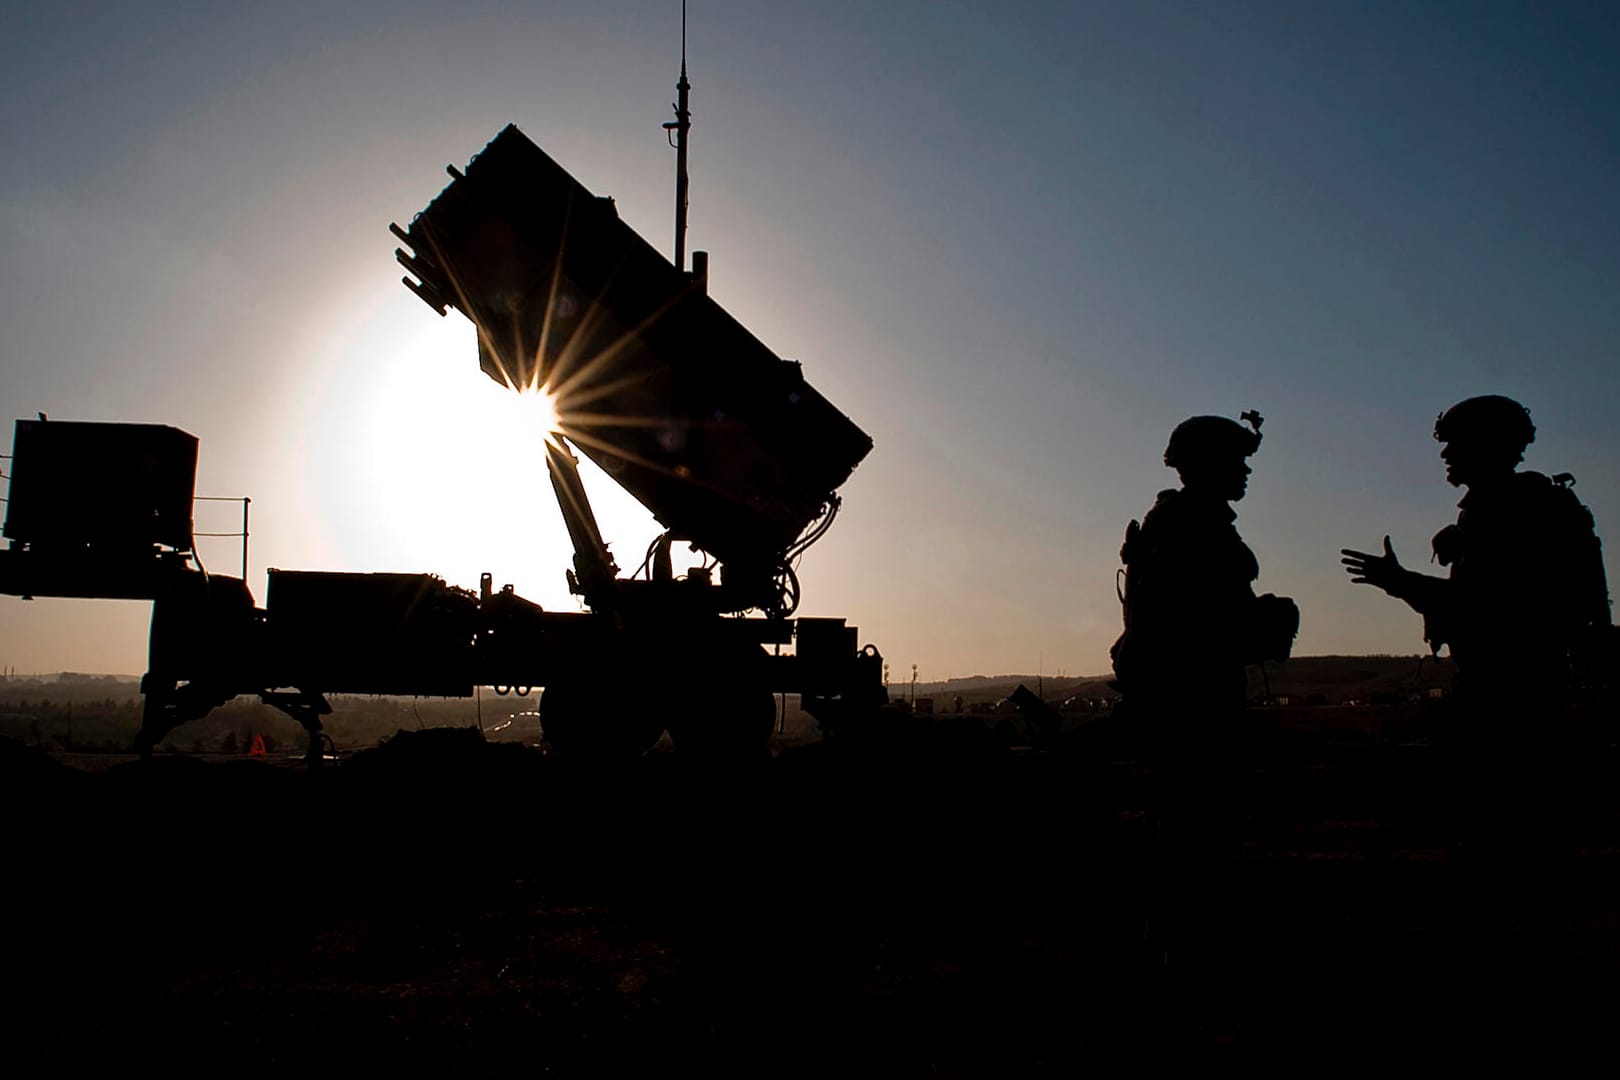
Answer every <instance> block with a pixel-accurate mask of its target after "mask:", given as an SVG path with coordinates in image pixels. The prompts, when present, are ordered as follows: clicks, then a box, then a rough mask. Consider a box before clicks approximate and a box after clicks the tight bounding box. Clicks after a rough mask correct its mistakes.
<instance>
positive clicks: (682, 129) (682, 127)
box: [664, 0, 692, 271]
mask: <svg viewBox="0 0 1620 1080" xmlns="http://www.w3.org/2000/svg"><path fill="white" fill-rule="evenodd" d="M691 89H692V84H691V83H689V82H687V81H686V0H681V79H680V81H679V82H677V83H676V84H675V93H676V98H675V106H674V107H675V119H674V120H673V121H670V122H669V123H666V124H665V125H664V131H665V132H672V133H673V135H672V136H671V137H670V145H672V146H673V147H675V269H677V270H682V271H684V270H685V269H686V133H687V132H688V131H689V130H691V127H692V113H691V111H690V110H688V109H687V107H686V95H687V92H688V91H689V90H691Z"/></svg>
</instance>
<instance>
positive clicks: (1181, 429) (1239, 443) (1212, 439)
mask: <svg viewBox="0 0 1620 1080" xmlns="http://www.w3.org/2000/svg"><path fill="white" fill-rule="evenodd" d="M1242 419H1243V420H1245V421H1246V422H1247V423H1248V424H1249V426H1248V427H1244V426H1243V425H1242V424H1240V423H1238V422H1237V421H1236V420H1229V419H1227V418H1226V417H1224V416H1193V417H1188V418H1187V419H1186V420H1183V421H1182V422H1181V423H1179V424H1177V425H1176V429H1175V430H1174V431H1172V432H1171V433H1170V444H1169V445H1168V446H1166V447H1165V448H1164V463H1165V464H1166V465H1168V466H1169V467H1170V468H1172V469H1175V470H1177V471H1180V470H1181V469H1184V468H1186V467H1187V466H1188V465H1191V464H1193V463H1195V462H1199V461H1208V460H1210V459H1211V458H1222V457H1237V458H1246V457H1248V456H1249V455H1250V454H1252V453H1254V452H1255V451H1256V450H1258V449H1260V424H1261V420H1262V418H1261V416H1260V414H1259V413H1257V412H1254V411H1253V410H1250V411H1249V412H1246V413H1244V414H1243V415H1242Z"/></svg>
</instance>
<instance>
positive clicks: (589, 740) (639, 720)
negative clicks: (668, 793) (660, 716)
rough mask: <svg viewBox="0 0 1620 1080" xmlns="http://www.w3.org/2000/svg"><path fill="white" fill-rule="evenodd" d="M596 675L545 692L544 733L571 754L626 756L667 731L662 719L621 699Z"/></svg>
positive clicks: (650, 745)
mask: <svg viewBox="0 0 1620 1080" xmlns="http://www.w3.org/2000/svg"><path fill="white" fill-rule="evenodd" d="M601 685H602V684H601V683H596V682H592V681H591V680H584V681H574V680H570V681H567V682H558V683H555V684H554V685H552V686H548V687H546V688H545V690H544V691H543V692H542V693H541V695H540V733H541V735H542V736H543V737H544V738H545V740H546V741H547V742H548V743H550V744H551V746H552V749H554V750H556V751H558V752H559V753H562V754H566V755H568V756H569V757H580V758H592V759H596V760H604V761H607V760H614V761H616V760H626V759H630V758H637V757H640V756H641V755H642V754H645V753H646V752H647V751H649V750H651V749H652V748H653V744H654V743H656V742H657V741H658V737H659V736H660V735H662V734H663V733H664V725H663V722H662V721H660V720H654V719H650V718H648V717H647V716H646V715H645V713H644V712H643V711H642V710H640V709H636V708H634V706H633V705H626V704H623V703H620V702H616V701H614V700H613V699H612V697H610V696H609V695H607V694H604V693H603V692H602V691H601V689H600V686H601Z"/></svg>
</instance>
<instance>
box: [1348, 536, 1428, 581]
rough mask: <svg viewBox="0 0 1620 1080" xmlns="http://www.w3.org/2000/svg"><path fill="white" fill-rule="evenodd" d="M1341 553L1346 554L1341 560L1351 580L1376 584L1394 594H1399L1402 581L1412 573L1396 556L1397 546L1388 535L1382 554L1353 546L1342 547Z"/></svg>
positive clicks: (1385, 538)
mask: <svg viewBox="0 0 1620 1080" xmlns="http://www.w3.org/2000/svg"><path fill="white" fill-rule="evenodd" d="M1339 554H1340V555H1342V556H1344V557H1343V558H1342V559H1340V560H1339V561H1340V562H1342V563H1344V569H1345V571H1346V572H1347V573H1348V574H1349V575H1350V580H1351V581H1353V582H1355V583H1356V584H1358V585H1375V586H1377V587H1378V588H1380V589H1383V590H1384V591H1385V592H1387V593H1389V594H1390V595H1392V596H1394V595H1396V594H1397V592H1398V590H1399V587H1400V583H1401V582H1402V581H1403V580H1404V579H1405V578H1406V577H1407V575H1409V574H1410V573H1411V571H1409V570H1407V569H1406V568H1405V567H1404V566H1402V565H1401V561H1400V560H1399V559H1397V558H1396V557H1395V548H1394V547H1392V546H1391V545H1390V542H1389V537H1387V536H1386V537H1384V553H1383V554H1382V555H1373V554H1370V553H1369V552H1365V551H1356V550H1354V549H1353V548H1340V549H1339Z"/></svg>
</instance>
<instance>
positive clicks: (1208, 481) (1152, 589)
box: [1111, 413, 1299, 941]
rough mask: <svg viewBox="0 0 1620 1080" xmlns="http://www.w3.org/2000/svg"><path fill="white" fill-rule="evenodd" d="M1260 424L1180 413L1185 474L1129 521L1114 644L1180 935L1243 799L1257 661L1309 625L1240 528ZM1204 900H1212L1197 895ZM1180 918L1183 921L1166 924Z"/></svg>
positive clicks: (1123, 708)
mask: <svg viewBox="0 0 1620 1080" xmlns="http://www.w3.org/2000/svg"><path fill="white" fill-rule="evenodd" d="M1243 419H1245V420H1247V421H1249V423H1250V425H1251V426H1250V427H1248V428H1245V427H1244V426H1243V425H1241V424H1239V423H1237V422H1235V421H1232V420H1228V419H1226V418H1225V417H1220V416H1195V417H1192V418H1191V419H1189V420H1185V421H1183V422H1182V423H1181V424H1178V425H1177V426H1176V429H1175V430H1174V431H1173V432H1171V434H1170V443H1169V445H1168V446H1167V447H1166V449H1165V452H1164V463H1165V464H1166V465H1168V466H1169V467H1171V468H1173V469H1175V470H1176V472H1177V473H1179V474H1180V476H1181V487H1180V488H1179V489H1173V490H1168V491H1161V492H1160V493H1159V497H1158V500H1157V501H1156V502H1155V503H1154V505H1153V509H1152V510H1150V511H1148V513H1147V516H1146V517H1145V518H1143V519H1142V521H1141V522H1140V523H1138V522H1135V521H1132V522H1131V524H1130V527H1129V528H1128V529H1127V530H1126V532H1125V545H1124V547H1123V548H1121V549H1120V558H1121V559H1122V560H1123V561H1124V563H1125V571H1124V573H1125V585H1124V588H1123V590H1121V592H1120V599H1121V601H1122V602H1123V604H1124V609H1125V610H1124V614H1125V632H1124V633H1123V634H1121V635H1120V637H1119V640H1117V641H1116V642H1115V643H1114V647H1113V649H1112V650H1111V655H1112V657H1113V662H1114V672H1115V675H1116V676H1117V678H1116V680H1115V682H1114V683H1113V685H1114V686H1115V688H1116V689H1118V690H1120V691H1121V693H1122V695H1123V700H1122V702H1121V705H1120V710H1119V713H1120V715H1121V718H1122V719H1123V720H1124V722H1125V723H1126V724H1127V725H1128V727H1129V728H1130V730H1131V734H1132V735H1133V736H1134V738H1136V739H1137V740H1139V741H1140V743H1141V745H1142V748H1143V750H1144V752H1145V756H1146V758H1147V760H1148V761H1149V763H1150V764H1151V766H1152V768H1153V771H1154V774H1155V784H1156V788H1157V790H1156V794H1155V802H1156V804H1157V805H1156V810H1157V814H1158V819H1159V821H1158V828H1159V858H1160V863H1161V867H1160V868H1161V880H1160V882H1159V885H1158V892H1159V896H1158V897H1157V898H1156V901H1155V904H1156V907H1158V909H1159V910H1158V911H1157V913H1156V914H1157V918H1156V921H1157V922H1158V923H1159V924H1160V926H1159V927H1158V928H1157V931H1156V934H1157V935H1158V936H1159V937H1160V940H1161V941H1164V940H1165V939H1166V938H1173V937H1176V936H1178V934H1179V933H1180V931H1179V930H1178V928H1177V927H1176V926H1175V925H1173V924H1176V923H1181V922H1183V921H1184V920H1183V919H1182V918H1180V917H1179V916H1181V915H1186V914H1189V913H1188V912H1180V913H1179V915H1178V913H1177V912H1176V911H1174V910H1166V909H1165V906H1164V904H1163V901H1165V900H1166V899H1168V900H1169V901H1171V903H1172V906H1173V905H1174V904H1175V903H1176V902H1177V901H1178V900H1181V899H1184V898H1188V896H1189V894H1192V893H1196V892H1202V891H1205V890H1202V889H1199V888H1198V887H1197V886H1198V885H1199V884H1202V883H1200V882H1196V881H1194V880H1193V879H1194V878H1196V877H1200V876H1206V875H1207V873H1208V871H1209V870H1210V866H1209V865H1208V864H1209V861H1210V860H1211V859H1212V858H1213V856H1214V855H1215V854H1216V853H1217V852H1218V850H1219V845H1220V842H1221V838H1220V835H1219V834H1220V832H1221V830H1222V829H1224V828H1225V824H1226V821H1225V819H1226V816H1227V810H1228V806H1229V802H1230V791H1229V787H1230V777H1229V776H1228V772H1229V769H1230V765H1229V759H1230V755H1231V752H1232V749H1233V742H1234V740H1235V739H1236V737H1237V732H1238V722H1239V720H1240V718H1241V713H1242V709H1243V705H1244V700H1245V690H1246V686H1247V676H1246V672H1245V670H1244V669H1245V667H1246V666H1247V665H1248V664H1251V663H1257V662H1260V661H1262V660H1266V659H1272V658H1275V659H1285V658H1286V657H1287V656H1288V653H1289V650H1290V649H1291V647H1292V644H1293V639H1294V635H1295V633H1296V632H1297V630H1298V628H1299V611H1298V609H1297V608H1296V607H1295V606H1294V602H1293V601H1292V600H1288V599H1286V598H1282V597H1277V596H1273V595H1271V594H1267V595H1265V596H1256V595H1255V592H1254V582H1255V579H1256V578H1258V577H1259V574H1260V564H1259V562H1258V561H1257V560H1256V559H1255V557H1254V553H1253V552H1252V551H1250V550H1249V547H1248V545H1247V544H1245V543H1244V542H1243V539H1242V538H1241V537H1240V536H1239V535H1238V532H1237V528H1236V527H1235V526H1234V524H1233V522H1234V521H1235V520H1236V518H1237V514H1236V512H1235V511H1233V509H1232V505H1231V504H1232V503H1233V502H1236V501H1237V500H1239V499H1241V498H1243V496H1244V494H1245V492H1246V490H1247V487H1248V478H1249V473H1250V469H1249V466H1248V464H1247V462H1246V459H1247V458H1248V457H1249V456H1250V455H1251V454H1253V453H1254V452H1255V450H1257V449H1258V448H1259V446H1260V430H1259V429H1260V416H1259V415H1258V414H1257V413H1244V414H1243ZM1198 902H1199V903H1202V902H1203V901H1202V900H1199V901H1198ZM1166 924H1172V925H1166Z"/></svg>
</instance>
